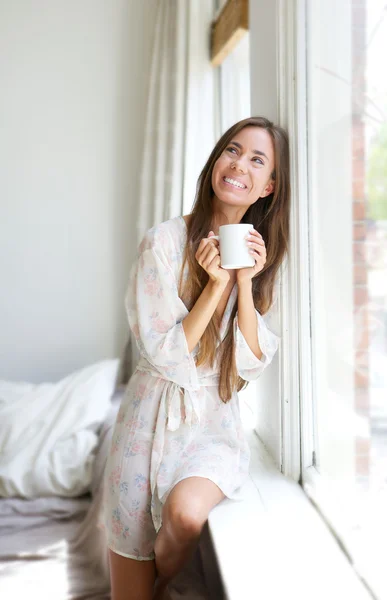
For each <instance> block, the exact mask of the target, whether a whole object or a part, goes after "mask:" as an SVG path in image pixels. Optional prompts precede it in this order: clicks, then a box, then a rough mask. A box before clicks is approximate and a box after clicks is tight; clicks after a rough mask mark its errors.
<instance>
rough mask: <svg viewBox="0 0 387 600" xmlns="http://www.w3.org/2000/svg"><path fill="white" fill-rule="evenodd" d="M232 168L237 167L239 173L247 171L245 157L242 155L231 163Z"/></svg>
mask: <svg viewBox="0 0 387 600" xmlns="http://www.w3.org/2000/svg"><path fill="white" fill-rule="evenodd" d="M231 168H233V169H235V170H236V171H238V172H239V173H247V167H246V165H245V163H244V159H243V158H242V157H240V156H239V157H238V158H236V159H235V160H234V161H233V162H232V163H231Z"/></svg>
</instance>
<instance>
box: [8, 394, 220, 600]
mask: <svg viewBox="0 0 387 600" xmlns="http://www.w3.org/2000/svg"><path fill="white" fill-rule="evenodd" d="M121 393H122V392H118V393H117V394H116V395H115V396H114V398H113V400H112V403H111V407H110V410H109V412H108V415H107V417H106V419H105V422H104V424H103V427H102V430H101V432H100V435H99V444H98V448H97V454H96V460H95V462H94V468H93V475H92V483H91V490H92V494H91V495H90V494H88V495H85V496H83V497H82V498H56V497H50V498H36V499H33V500H26V499H20V498H7V499H0V598H28V600H109V599H110V585H109V573H108V570H107V562H106V556H107V555H106V540H105V539H104V534H103V532H102V530H101V529H99V528H98V527H97V523H98V517H99V513H100V510H101V500H102V493H101V492H102V488H101V481H102V477H103V471H104V465H105V461H106V454H107V449H108V447H109V443H110V438H111V432H112V427H113V424H114V420H115V418H116V414H117V411H118V407H119V402H120V399H121V397H120V394H121ZM222 597H223V596H222V593H221V591H220V583H219V576H218V574H217V569H216V565H215V563H214V558H213V554H212V551H211V544H210V540H209V535H208V531H205V534H204V536H203V538H202V541H201V544H200V547H199V549H198V550H197V552H196V553H195V555H194V557H193V559H192V561H191V562H190V564H189V565H188V566H187V567H186V569H184V571H183V572H182V573H181V574H180V575H179V577H177V578H176V580H175V581H174V582H173V585H172V589H171V598H172V600H221V599H222Z"/></svg>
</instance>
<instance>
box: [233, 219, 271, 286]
mask: <svg viewBox="0 0 387 600" xmlns="http://www.w3.org/2000/svg"><path fill="white" fill-rule="evenodd" d="M246 241H247V243H248V247H249V249H250V252H251V254H252V256H253V258H254V260H255V265H254V267H246V268H244V269H238V271H237V283H238V284H240V283H242V282H243V281H249V280H251V279H252V278H253V277H255V276H256V275H258V273H259V272H260V271H262V269H263V267H264V266H265V263H266V246H265V242H264V241H263V237H262V236H261V234H260V233H258V231H256V230H255V229H252V230H251V231H250V232H249V235H248V236H247V238H246Z"/></svg>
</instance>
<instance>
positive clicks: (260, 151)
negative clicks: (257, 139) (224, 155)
mask: <svg viewBox="0 0 387 600" xmlns="http://www.w3.org/2000/svg"><path fill="white" fill-rule="evenodd" d="M231 144H234V146H238V148H239V149H240V150H242V146H241V144H240V143H239V142H231ZM252 153H253V154H258V155H259V156H264V157H265V158H266V159H267V160H269V159H268V157H267V156H266V154H265V153H264V152H262V150H252Z"/></svg>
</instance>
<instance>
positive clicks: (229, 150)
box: [226, 146, 236, 152]
mask: <svg viewBox="0 0 387 600" xmlns="http://www.w3.org/2000/svg"><path fill="white" fill-rule="evenodd" d="M226 150H227V152H236V148H234V146H229V147H228V148H226Z"/></svg>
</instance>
